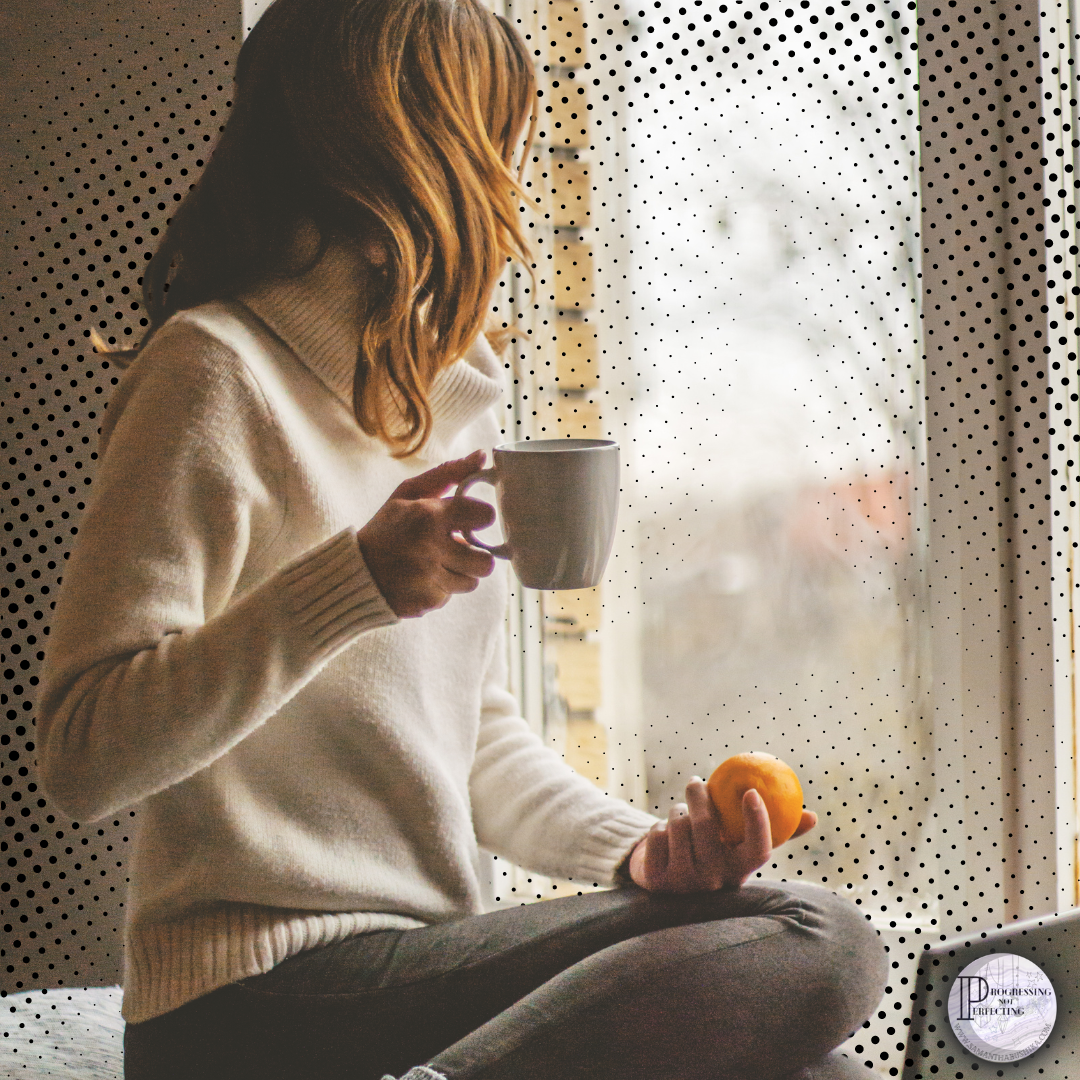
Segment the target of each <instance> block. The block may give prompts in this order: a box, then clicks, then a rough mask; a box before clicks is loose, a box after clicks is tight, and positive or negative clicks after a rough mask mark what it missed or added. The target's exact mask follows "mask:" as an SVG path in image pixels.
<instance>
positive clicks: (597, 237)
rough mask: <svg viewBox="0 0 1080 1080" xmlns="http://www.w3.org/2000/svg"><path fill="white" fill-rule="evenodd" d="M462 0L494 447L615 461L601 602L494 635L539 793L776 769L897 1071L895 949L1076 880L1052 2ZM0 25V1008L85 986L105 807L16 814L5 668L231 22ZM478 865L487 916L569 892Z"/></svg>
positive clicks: (108, 19)
mask: <svg viewBox="0 0 1080 1080" xmlns="http://www.w3.org/2000/svg"><path fill="white" fill-rule="evenodd" d="M507 14H508V16H509V17H510V18H511V20H512V21H515V22H516V25H518V27H519V28H520V29H521V31H522V34H523V36H524V37H525V38H526V41H527V44H528V45H529V47H530V48H531V49H532V50H533V53H534V58H535V60H536V64H537V71H538V77H539V80H540V95H539V96H538V99H537V100H538V110H539V118H540V122H539V125H538V137H537V141H536V143H535V145H534V147H533V148H532V150H531V152H530V158H531V160H530V161H529V162H528V168H527V169H526V173H525V178H526V184H527V193H528V195H529V198H530V199H531V200H533V201H534V206H533V208H532V209H531V210H530V211H529V212H528V213H527V214H526V218H527V220H528V222H529V232H530V237H531V238H532V239H533V243H534V251H535V266H534V267H533V268H532V269H533V271H534V277H533V279H531V280H530V278H529V276H528V274H526V273H524V271H523V270H522V269H521V268H513V267H508V270H507V276H506V279H505V282H504V285H503V288H502V290H501V291H500V293H499V294H498V298H497V305H498V308H497V311H496V314H497V315H499V316H502V317H503V320H504V322H505V324H506V326H507V327H508V328H513V329H514V330H515V334H514V339H513V342H512V346H511V349H510V351H509V352H508V354H507V358H506V359H507V365H508V369H509V370H508V376H509V377H510V379H511V381H512V383H513V400H512V401H511V402H510V405H511V407H510V408H508V409H507V410H506V422H505V433H506V436H507V438H518V437H532V438H537V437H563V436H573V435H589V436H592V435H598V436H604V435H607V436H611V437H613V438H616V439H618V440H619V442H620V445H621V447H622V451H623V463H624V464H623V469H624V482H623V502H622V510H621V515H622V516H621V519H620V526H619V528H620V533H619V537H618V539H617V541H616V549H615V555H614V558H613V560H612V564H611V568H610V573H609V575H608V578H607V580H606V581H605V582H604V584H603V586H602V587H601V588H600V589H599V590H596V591H590V592H588V593H582V594H573V595H566V596H555V597H553V598H545V599H544V602H543V605H542V606H541V605H540V604H539V603H536V604H534V603H533V601H534V599H535V598H528V597H526V598H523V599H522V600H521V618H520V620H519V623H520V625H519V626H518V631H519V632H520V635H519V636H521V637H522V639H523V640H524V639H525V638H530V635H531V636H532V637H535V638H536V639H537V641H539V639H540V638H541V636H542V637H543V648H542V652H541V649H540V646H539V645H538V644H537V643H536V642H532V643H531V644H528V645H527V647H526V649H525V651H526V652H528V650H529V649H533V652H532V653H529V655H530V656H532V657H533V658H534V659H535V661H536V662H535V666H536V668H537V669H539V670H542V675H541V677H540V681H539V682H537V683H535V684H530V683H529V682H528V678H529V676H525V677H523V681H522V682H521V686H520V687H519V689H521V690H522V693H523V695H524V697H525V698H526V699H527V712H528V711H529V710H530V709H531V710H533V714H536V715H537V716H539V715H540V714H546V719H547V727H546V731H545V737H547V738H549V739H550V740H551V741H552V743H553V744H554V745H557V746H559V747H561V748H562V749H563V751H564V752H565V753H566V756H567V758H568V760H570V761H571V762H572V763H573V764H574V765H575V767H576V768H578V769H579V770H580V771H582V772H583V773H584V774H585V775H588V776H590V777H591V778H592V779H594V780H595V781H596V782H597V783H598V784H600V785H601V786H605V785H606V786H607V787H608V788H609V789H610V790H612V791H614V792H616V793H618V794H620V795H622V796H623V797H626V798H629V799H631V800H632V801H633V802H634V803H635V805H640V806H644V807H647V808H649V809H652V810H654V811H655V812H658V813H664V812H666V811H667V809H668V807H670V806H671V805H672V804H673V803H674V802H675V801H677V800H678V799H679V798H680V797H681V792H682V787H683V785H684V784H685V782H686V780H687V779H688V778H689V777H690V776H691V775H693V774H695V773H696V774H698V775H703V776H704V775H707V774H708V771H709V770H710V769H711V768H712V767H713V766H715V765H716V764H718V763H719V762H720V761H721V760H722V759H723V758H725V757H727V756H728V755H729V754H731V753H735V752H738V751H741V750H746V749H762V750H768V751H770V752H772V753H775V754H777V755H778V756H781V757H783V758H784V759H785V760H787V761H788V762H789V763H790V764H791V765H792V766H793V767H795V768H796V770H797V771H798V773H799V775H800V778H801V780H802V783H803V787H804V791H805V794H806V800H807V806H808V807H809V808H810V809H813V810H815V811H816V812H817V813H818V814H819V825H818V828H817V829H815V830H814V831H813V832H811V833H809V834H807V836H805V837H803V838H801V839H800V840H799V841H795V842H792V843H790V844H788V845H785V846H784V847H781V848H780V849H778V850H777V852H775V854H774V857H773V859H772V860H771V861H770V863H769V864H768V865H767V866H766V867H764V868H763V870H762V874H763V876H766V877H780V876H784V877H801V878H803V879H805V880H811V881H816V882H821V883H824V884H825V885H827V886H828V887H830V888H834V889H836V890H837V891H838V892H841V893H843V894H846V895H849V896H850V897H851V898H852V900H853V901H854V902H855V903H857V904H858V905H859V906H860V908H861V909H862V910H863V911H865V912H866V914H867V916H868V918H870V919H871V921H872V922H873V923H874V925H875V926H877V927H878V928H879V929H880V930H881V932H882V934H883V937H884V939H885V941H886V943H887V944H888V947H889V950H890V963H891V965H892V971H893V977H892V978H891V979H890V983H889V988H888V990H887V992H886V995H885V998H884V999H883V1001H882V1003H881V1005H880V1007H879V1009H878V1010H877V1012H876V1013H875V1015H874V1017H872V1018H871V1020H870V1021H869V1022H868V1024H867V1025H866V1026H865V1027H864V1028H863V1029H861V1030H860V1031H859V1032H858V1033H856V1036H855V1037H853V1038H852V1040H851V1041H850V1042H849V1043H848V1044H847V1046H846V1049H847V1051H848V1052H849V1053H852V1054H854V1055H855V1056H857V1057H858V1059H859V1060H862V1061H865V1062H867V1063H868V1064H869V1065H870V1066H871V1067H873V1068H874V1069H876V1070H877V1071H879V1072H880V1073H882V1075H886V1076H898V1075H901V1074H905V1073H906V1074H907V1075H909V1076H910V1077H912V1080H914V1078H915V1077H916V1076H918V1077H919V1078H920V1080H921V1077H922V1076H923V1072H922V1070H925V1075H926V1076H929V1075H930V1074H931V1073H930V1068H931V1059H930V1058H929V1056H928V1057H927V1058H925V1059H924V1058H923V1057H921V1056H920V1055H921V1053H922V1049H923V1048H920V1047H915V1048H914V1049H910V1048H908V1047H907V1038H906V1033H907V1029H908V1026H909V1021H910V1016H911V1010H912V1007H913V1001H914V988H915V979H916V967H917V963H918V956H919V954H920V953H921V951H922V950H923V946H924V944H925V943H926V942H929V941H933V942H934V943H937V942H939V941H940V940H943V939H944V938H946V937H948V936H952V935H955V934H965V933H970V932H977V931H979V930H981V929H986V928H991V927H996V926H998V925H1005V924H1007V923H1009V922H1010V921H1013V920H1015V919H1017V918H1024V917H1027V916H1029V915H1032V914H1038V913H1042V912H1045V911H1048V910H1052V909H1054V908H1055V907H1056V906H1069V905H1071V904H1075V903H1076V902H1077V897H1076V893H1075V888H1076V885H1075V882H1076V856H1075V827H1076V815H1075V798H1076V791H1075V783H1074V782H1073V780H1072V777H1073V776H1074V773H1075V762H1074V761H1073V756H1072V754H1073V751H1072V741H1071V740H1072V728H1071V726H1070V725H1071V719H1069V718H1070V717H1071V715H1072V714H1071V712H1070V710H1071V709H1072V708H1073V704H1072V697H1071V695H1073V694H1074V686H1073V684H1071V683H1069V681H1068V680H1067V679H1066V678H1065V674H1066V673H1067V671H1068V670H1069V669H1070V667H1071V666H1072V665H1073V664H1074V654H1073V652H1072V648H1073V647H1072V640H1073V638H1072V636H1071V635H1074V634H1075V633H1076V614H1075V612H1076V603H1075V600H1074V599H1073V597H1075V595H1076V588H1077V585H1078V580H1077V567H1076V561H1077V554H1076V552H1077V546H1076V538H1077V531H1078V528H1080V520H1078V511H1077V494H1078V490H1080V466H1078V461H1080V446H1078V442H1080V436H1078V420H1080V411H1078V405H1077V359H1076V353H1077V350H1076V337H1077V332H1078V328H1077V317H1076V313H1077V307H1078V303H1077V297H1078V296H1080V285H1078V284H1077V282H1076V276H1075V269H1074V267H1075V262H1076V256H1077V241H1076V224H1077V223H1076V203H1075V192H1076V189H1077V182H1076V179H1075V166H1076V164H1077V149H1078V147H1080V140H1077V139H1076V138H1075V130H1074V127H1075V113H1076V73H1075V63H1074V58H1075V56H1076V54H1077V44H1078V42H1077V35H1076V33H1075V32H1074V29H1073V25H1072V22H1071V15H1070V12H1069V10H1068V8H1067V6H1061V5H1057V4H1047V5H1046V6H1045V7H1043V8H1040V7H1038V6H1037V5H1035V4H1033V3H1032V2H1030V0H1026V2H1022V3H1014V2H1009V3H1007V2H997V0H995V2H979V3H975V2H972V0H964V2H962V3H961V2H960V0H952V2H943V3H941V4H939V5H938V6H934V5H932V4H926V5H922V6H921V7H920V8H919V10H916V9H915V6H914V4H913V3H911V2H910V0H904V2H902V3H896V4H882V3H880V2H878V0H837V2H835V3H833V2H825V0H798V2H791V3H787V4H784V3H780V4H777V3H773V2H772V0H753V2H745V0H734V2H725V3H715V2H711V0H682V2H681V3H680V2H679V0H674V2H671V0H648V3H641V2H640V0H639V2H638V3H630V4H623V3H619V4H615V3H612V2H608V0H595V2H594V0H554V2H552V3H544V4H540V5H537V4H535V3H532V2H531V0H530V2H523V3H517V2H516V0H514V2H513V3H510V4H508V5H507ZM8 21H9V22H12V23H13V30H12V32H11V33H9V34H8V35H6V38H5V43H4V45H3V49H4V51H5V55H6V58H7V62H8V65H9V67H10V69H11V70H12V71H13V72H14V76H15V77H14V80H13V81H12V83H11V86H12V92H11V93H9V94H8V95H7V98H6V100H5V102H4V104H3V105H2V106H0V107H2V109H3V110H4V111H3V116H4V125H3V127H4V138H5V139H6V143H5V145H6V146H7V148H8V151H9V152H8V154H7V155H6V162H7V163H8V167H6V168H5V176H4V182H3V198H4V206H5V215H6V218H5V221H6V224H5V237H4V245H3V254H2V259H3V288H2V289H0V293H2V296H3V303H4V308H3V312H4V318H5V328H4V331H3V333H4V345H5V349H6V350H7V351H6V353H5V369H4V372H3V374H4V377H5V380H6V381H5V382H4V384H3V388H2V393H0V400H2V402H3V411H2V413H0V426H2V427H3V428H4V431H3V432H2V433H0V440H2V442H3V445H2V447H0V451H2V456H0V461H3V462H4V463H5V469H6V471H5V473H4V478H3V483H4V491H3V502H2V503H0V506H2V510H3V514H2V517H3V532H4V535H3V537H2V538H0V545H2V548H3V550H2V553H0V554H2V560H3V563H2V565H3V566H4V567H5V568H6V576H5V579H4V598H3V604H4V607H3V612H2V615H3V619H4V623H3V629H2V631H0V632H2V634H3V641H2V645H0V651H2V653H3V672H4V678H5V685H4V687H3V688H2V693H3V700H2V711H3V712H4V713H5V714H6V719H5V720H4V724H5V725H6V726H5V727H4V729H3V736H2V738H3V740H4V759H5V760H4V768H3V780H2V782H3V785H4V787H3V791H2V793H0V799H2V808H0V809H2V814H3V816H4V820H5V823H6V832H5V836H4V839H3V844H4V845H5V846H4V849H3V854H4V857H5V858H6V859H7V860H8V868H9V873H8V874H7V875H6V877H5V880H4V882H3V886H2V887H3V892H2V894H0V908H2V909H3V911H2V915H3V926H4V943H3V945H2V946H0V947H2V948H3V958H2V961H0V971H2V972H4V979H5V982H4V984H3V987H4V989H5V990H7V991H8V992H13V991H15V990H19V991H22V990H29V989H35V990H37V989H41V988H43V987H47V986H59V985H65V986H70V985H78V984H81V983H84V982H96V983H108V982H112V981H115V979H116V978H117V975H118V960H119V949H120V946H119V932H120V926H121V919H122V906H121V905H122V903H123V886H124V855H123V851H124V845H125V844H126V843H129V842H130V838H131V837H132V835H133V833H132V829H133V828H134V826H135V824H136V822H137V815H131V814H130V813H127V812H126V813H127V816H122V817H117V818H115V819H109V820H108V821H106V822H99V823H95V824H94V825H84V824H81V823H80V824H79V825H78V827H77V828H76V826H75V823H72V822H69V821H66V820H62V819H58V818H57V817H56V815H55V814H54V813H53V812H52V811H51V810H50V807H49V806H48V803H47V799H46V798H44V797H43V795H42V793H41V792H40V791H39V790H38V789H37V787H36V781H35V779H34V775H33V758H34V707H35V687H36V685H37V674H36V673H37V671H38V668H39V665H40V661H41V659H42V656H43V655H44V653H45V651H46V650H47V648H48V633H47V627H48V624H49V613H50V611H51V605H52V604H54V603H55V596H56V592H57V589H58V587H59V585H60V582H61V579H62V576H63V563H64V557H65V555H66V553H67V552H68V551H69V549H70V545H71V543H72V540H73V538H74V537H75V536H76V535H77V530H78V526H79V517H80V513H81V511H82V509H83V507H84V505H85V502H86V500H87V498H92V494H93V486H92V480H93V474H94V468H95V462H96V456H95V455H96V434H97V427H98V426H99V424H100V417H101V413H102V409H103V407H104V402H105V401H107V400H108V396H109V393H110V390H111V387H112V386H113V384H114V381H115V380H116V379H117V378H118V377H119V373H118V372H117V371H116V369H115V367H113V366H109V362H108V360H107V358H103V357H102V356H100V355H97V354H96V353H95V352H94V351H93V349H92V347H91V342H90V333H91V331H95V332H96V333H99V334H101V335H102V337H103V338H104V339H105V340H106V341H107V342H112V343H120V342H124V341H129V340H130V341H134V340H137V339H138V337H139V334H140V332H141V326H142V325H144V324H143V322H142V314H141V310H140V303H141V300H140V297H139V288H138V279H139V274H140V273H141V269H142V267H143V266H144V265H145V262H146V259H147V256H148V254H149V253H150V252H151V251H152V250H153V246H154V244H155V243H156V242H157V237H158V236H160V233H161V230H162V229H163V227H164V224H165V220H166V218H167V217H168V215H169V212H170V209H171V208H172V207H173V206H175V204H176V202H178V201H179V198H181V197H182V195H183V193H184V192H185V191H186V190H187V186H188V184H190V183H192V182H194V180H195V179H196V178H197V176H198V171H199V168H200V167H201V165H202V163H203V161H204V160H205V155H206V154H207V152H208V149H209V147H210V146H211V145H212V143H213V140H214V138H215V137H216V135H217V133H218V131H219V129H220V127H221V125H222V123H223V120H224V117H225V116H226V115H227V110H228V102H229V95H230V93H231V69H232V62H233V60H234V58H235V53H236V50H237V48H238V44H239V28H240V12H239V10H234V9H233V8H232V7H229V6H227V5H222V4H208V5H203V6H202V7H200V8H199V10H198V11H197V12H196V11H192V10H189V9H188V6H186V5H184V6H180V5H176V6H169V5H167V4H164V3H156V2H145V3H137V2H132V0H127V2H126V3H120V2H111V0H93V2H92V3H89V4H82V5H79V6H78V11H77V12H71V11H67V10H60V9H57V10H55V11H52V10H51V9H42V10H37V9H35V10H34V11H32V12H23V13H20V14H19V15H18V16H17V17H15V16H13V15H9V16H8ZM530 641H531V638H530ZM532 662H533V661H532V660H530V663H532ZM528 702H532V703H533V704H531V705H530V704H528ZM537 702H539V705H536V703H537ZM537 710H539V711H537ZM530 715H532V714H530ZM539 722H540V721H539V720H538V723H539ZM496 865H497V872H496V876H497V878H500V879H501V878H505V881H503V880H497V881H496V892H497V893H499V895H500V902H511V903H512V902H517V901H518V900H519V899H520V898H529V899H533V898H536V897H540V896H549V895H559V894H560V893H562V892H563V891H564V890H566V889H567V888H568V887H581V886H582V884H583V883H577V884H576V885H575V884H574V883H570V884H569V885H568V884H567V883H559V882H555V883H553V882H548V881H546V880H545V879H541V878H538V877H536V876H535V875H528V874H524V873H519V871H517V870H516V869H515V868H510V869H507V870H505V871H504V870H503V868H502V867H501V866H499V864H496ZM503 894H505V895H503ZM931 1052H932V1051H931V1050H929V1049H928V1050H927V1055H929V1054H930V1053H931ZM932 1064H933V1068H934V1069H937V1070H938V1071H937V1072H935V1073H934V1074H933V1075H936V1076H948V1077H949V1078H950V1080H952V1077H953V1076H958V1075H960V1074H964V1075H968V1073H969V1070H970V1063H969V1062H960V1061H956V1062H945V1061H944V1060H942V1061H941V1062H940V1063H939V1062H938V1061H937V1060H936V1059H933V1061H932ZM949 1070H951V1071H949Z"/></svg>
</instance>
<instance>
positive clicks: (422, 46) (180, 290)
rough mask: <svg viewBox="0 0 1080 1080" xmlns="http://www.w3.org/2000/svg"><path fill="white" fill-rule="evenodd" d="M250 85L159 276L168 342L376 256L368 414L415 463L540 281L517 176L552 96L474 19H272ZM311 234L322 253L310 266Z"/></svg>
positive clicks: (365, 310)
mask: <svg viewBox="0 0 1080 1080" xmlns="http://www.w3.org/2000/svg"><path fill="white" fill-rule="evenodd" d="M236 84H237V93H236V101H235V103H234V105H233V109H232V115H231V116H230V118H229V121H228V123H227V125H226V127H225V130H224V132H223V133H222V135H221V138H220V140H219V142H218V145H217V147H216V148H215V150H214V153H213V156H212V158H211V160H210V162H209V164H208V165H207V167H206V170H205V172H204V173H203V176H202V178H201V179H200V181H199V183H198V185H197V186H196V187H195V188H194V189H193V190H192V191H191V192H190V193H189V194H188V196H187V198H186V199H185V200H184V202H183V203H182V204H181V206H180V207H179V209H178V210H177V213H176V216H175V217H174V219H173V221H172V222H171V224H170V227H169V230H168V232H167V234H166V236H165V238H164V240H163V242H162V244H161V246H160V247H159V249H158V251H157V253H156V254H155V256H154V259H153V261H152V262H151V263H150V265H149V267H148V268H147V273H146V276H145V279H144V285H143V293H144V297H145V300H146V305H147V308H148V309H149V314H150V316H151V320H152V327H155V328H156V327H157V326H159V325H160V324H161V323H162V322H164V320H165V319H166V318H168V317H169V315H171V314H172V313H173V312H175V311H178V310H180V309H182V308H187V307H192V306H194V305H196V304H200V303H204V302H206V301H208V300H212V299H227V298H230V297H235V296H237V295H239V294H241V293H243V292H244V291H245V290H247V289H249V288H251V287H252V286H253V285H255V284H257V283H258V282H260V281H262V280H264V279H266V278H268V277H275V276H290V275H296V274H300V273H303V272H304V271H305V270H307V269H309V268H310V267H311V266H312V265H314V264H315V262H317V261H318V260H319V259H320V258H321V257H322V255H323V253H324V252H325V250H326V248H327V247H328V246H329V245H330V244H331V243H333V242H335V241H338V240H346V241H364V240H367V241H374V242H375V243H376V244H378V246H379V247H380V248H381V249H382V251H383V252H384V253H385V261H384V262H383V264H382V266H381V267H380V269H379V272H378V273H372V274H370V275H369V280H368V282H367V284H366V287H365V288H364V289H363V295H362V297H361V300H360V307H359V310H358V311H357V320H358V327H359V331H360V348H359V356H358V358H357V366H356V375H355V377H354V381H353V408H354V412H355V414H356V419H357V422H358V423H359V425H360V426H361V428H362V429H363V430H364V431H365V432H367V433H368V434H369V435H373V436H377V437H379V438H382V439H383V440H385V441H386V442H387V443H388V444H389V445H390V446H391V447H392V448H393V450H394V452H395V453H396V454H397V455H398V456H404V455H406V454H409V453H412V452H414V451H415V450H417V449H418V448H419V447H420V446H422V445H423V443H424V442H425V441H426V439H427V437H428V435H429V434H430V430H431V410H430V406H429V404H428V398H427V392H428V389H429V388H430V386H431V383H432V380H433V379H434V378H435V376H436V375H437V374H438V372H439V371H441V370H442V369H443V368H444V367H446V366H447V365H448V364H450V363H453V362H454V361H455V360H456V359H458V358H459V357H460V356H461V354H462V353H463V352H464V351H465V349H466V348H467V347H468V346H469V344H470V343H471V342H472V340H473V339H474V338H475V337H476V335H477V334H478V333H479V332H480V330H481V328H482V325H483V323H484V319H485V314H486V309H487V308H488V298H489V295H490V292H491V289H492V286H493V284H494V282H495V279H496V277H497V275H498V274H499V271H500V270H501V269H503V268H504V266H505V263H506V260H507V259H508V258H518V259H520V260H521V261H522V262H525V263H526V264H527V260H528V243H527V241H526V238H525V234H524V232H523V230H522V227H521V225H520V223H519V218H520V214H521V210H520V207H521V200H520V194H521V192H520V187H519V183H518V177H517V176H516V175H515V174H514V173H513V172H512V170H511V167H510V164H511V159H512V156H513V153H514V148H515V145H516V144H517V142H518V140H519V138H520V136H521V132H522V130H523V128H524V126H525V121H526V119H527V118H528V116H529V113H530V109H531V106H532V104H533V101H534V95H535V90H534V78H533V70H532V63H531V60H530V57H529V55H528V52H527V51H526V49H525V46H524V44H523V43H522V41H521V39H520V37H519V36H518V35H517V33H516V32H515V31H514V29H513V27H512V26H511V25H510V24H509V23H508V22H506V20H504V19H501V18H499V17H496V16H494V15H492V14H491V13H490V12H489V11H488V10H487V9H486V8H484V7H483V5H482V4H480V3H478V2H477V0H275V3H274V4H273V5H272V6H271V7H270V8H269V10H268V11H267V12H266V13H265V14H264V15H263V16H262V18H261V19H260V21H259V22H258V23H257V24H256V26H255V28H254V30H253V31H252V33H251V34H250V36H249V37H248V39H247V41H246V42H245V43H244V46H243V48H242V49H241V50H240V56H239V60H238V62H237V69H236ZM533 123H534V124H535V118H534V121H533ZM304 221H311V222H314V224H315V226H316V229H317V230H318V235H319V244H318V250H317V251H316V252H315V253H314V254H313V255H310V257H309V258H308V259H307V260H306V261H305V262H304V263H302V264H300V265H298V264H297V257H296V254H295V247H294V238H295V236H296V233H297V229H298V226H299V225H300V223H301V222H304Z"/></svg>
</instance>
